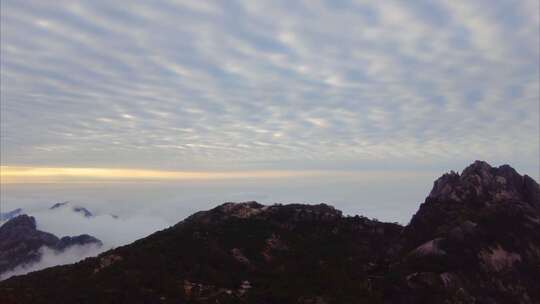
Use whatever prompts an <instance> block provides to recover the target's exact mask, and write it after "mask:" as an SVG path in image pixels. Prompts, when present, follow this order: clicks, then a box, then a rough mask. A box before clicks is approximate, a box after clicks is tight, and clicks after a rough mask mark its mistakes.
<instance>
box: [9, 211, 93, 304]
mask: <svg viewBox="0 0 540 304" xmlns="http://www.w3.org/2000/svg"><path fill="white" fill-rule="evenodd" d="M87 244H94V245H97V246H101V245H102V243H101V241H100V240H98V239H96V238H95V237H92V236H90V235H86V234H83V235H79V236H75V237H69V236H66V237H63V238H61V239H59V238H58V237H56V236H55V235H54V234H52V233H48V232H44V231H41V230H38V229H37V227H36V220H35V219H34V217H32V216H28V215H25V214H23V215H19V216H17V217H14V218H12V219H11V220H9V221H8V222H6V223H5V224H4V225H2V226H0V274H2V273H4V272H6V271H9V270H12V269H14V268H15V267H17V266H22V265H28V264H32V263H35V262H38V261H39V260H40V259H41V251H40V249H41V248H43V247H46V248H49V249H52V250H54V251H56V252H61V251H63V250H65V249H67V248H70V247H72V246H74V245H87ZM0 303H1V301H0Z"/></svg>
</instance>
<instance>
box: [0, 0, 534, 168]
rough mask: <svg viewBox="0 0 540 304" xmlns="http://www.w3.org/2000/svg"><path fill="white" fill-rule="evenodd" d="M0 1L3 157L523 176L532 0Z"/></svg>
mask: <svg viewBox="0 0 540 304" xmlns="http://www.w3.org/2000/svg"><path fill="white" fill-rule="evenodd" d="M1 5H2V7H1V8H2V9H1V17H2V18H1V20H2V21H1V22H2V24H1V39H2V41H1V46H0V47H1V53H2V56H1V58H0V63H1V68H2V81H1V90H0V91H1V99H2V105H1V106H2V108H1V110H2V111H1V113H2V119H1V126H2V128H1V129H2V131H1V135H2V136H1V138H2V145H1V146H2V148H1V149H2V160H1V162H2V164H4V165H6V164H8V165H9V164H11V165H29V166H57V167H65V166H72V167H125V168H153V169H173V170H204V169H213V170H230V169H246V170H247V169H265V168H271V169H328V168H330V169H349V168H352V167H360V168H361V167H364V166H378V167H384V166H404V167H407V166H408V167H416V168H418V167H422V166H429V164H431V163H434V162H437V163H445V162H446V163H451V164H452V165H453V166H456V167H460V166H462V165H464V164H466V163H469V162H470V161H471V160H474V159H485V160H488V161H490V162H493V163H500V162H509V163H512V164H514V165H515V166H517V167H520V168H523V170H522V171H525V172H526V173H529V174H534V175H535V174H537V171H538V170H537V169H538V167H539V163H538V162H539V160H538V154H539V142H538V137H537V136H538V134H539V132H540V129H539V128H540V127H539V103H538V99H539V83H538V82H539V81H538V80H539V77H540V76H539V74H540V73H539V55H540V51H539V39H540V38H539V16H538V9H539V7H538V5H539V4H538V1H535V0H524V1H519V2H508V1H487V0H481V1H474V2H471V1H443V2H433V1H423V0H422V1H414V2H407V3H406V4H405V3H403V2H401V1H384V2H381V1H376V2H373V1H345V0H344V1H295V2H290V1H225V2H224V1H204V2H201V1H164V2H151V3H150V2H148V3H142V2H132V1H114V2H111V1H102V0H93V1H57V2H55V3H48V2H47V3H46V2H43V1H14V0H6V1H2V4H1ZM156 155H159V157H156Z"/></svg>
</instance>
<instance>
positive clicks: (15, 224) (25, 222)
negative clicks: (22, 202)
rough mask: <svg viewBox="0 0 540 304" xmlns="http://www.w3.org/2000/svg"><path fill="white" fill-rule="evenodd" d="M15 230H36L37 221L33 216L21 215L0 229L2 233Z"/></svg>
mask: <svg viewBox="0 0 540 304" xmlns="http://www.w3.org/2000/svg"><path fill="white" fill-rule="evenodd" d="M13 229H16V230H20V229H24V230H36V219H35V218H34V217H33V216H28V215H26V214H21V215H19V216H16V217H14V218H12V219H11V220H9V221H8V222H6V223H5V224H4V225H2V226H1V227H0V233H1V232H2V231H10V230H13Z"/></svg>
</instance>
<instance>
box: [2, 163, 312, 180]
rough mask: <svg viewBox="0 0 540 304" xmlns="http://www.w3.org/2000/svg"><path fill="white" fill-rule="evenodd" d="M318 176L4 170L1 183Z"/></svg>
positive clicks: (5, 167)
mask: <svg viewBox="0 0 540 304" xmlns="http://www.w3.org/2000/svg"><path fill="white" fill-rule="evenodd" d="M313 174H318V172H315V171H311V172H306V171H231V172H214V171H209V172H205V171H161V170H146V169H111V168H61V167H20V166H0V183H2V184H11V183H49V182H51V183H54V182H92V181H101V180H104V181H153V180H157V181H163V180H216V179H242V178H281V177H295V176H305V175H313Z"/></svg>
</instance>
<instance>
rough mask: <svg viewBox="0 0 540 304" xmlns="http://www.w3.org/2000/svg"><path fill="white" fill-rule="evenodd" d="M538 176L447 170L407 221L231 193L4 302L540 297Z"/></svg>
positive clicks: (480, 167) (29, 282)
mask: <svg viewBox="0 0 540 304" xmlns="http://www.w3.org/2000/svg"><path fill="white" fill-rule="evenodd" d="M539 199H540V187H539V185H538V183H537V182H535V181H534V180H533V179H532V178H530V177H528V176H521V175H520V174H518V173H517V172H516V171H515V170H514V169H512V168H511V167H510V166H507V165H504V166H500V167H492V166H490V165H489V164H487V163H485V162H481V161H477V162H475V163H473V164H472V165H470V166H469V167H467V168H466V169H465V170H463V172H462V173H461V174H458V173H454V172H451V173H448V174H445V175H443V176H442V177H441V178H439V179H438V180H437V181H435V183H434V186H433V190H432V191H431V192H430V194H429V196H428V197H427V198H426V200H425V202H424V203H423V204H421V206H420V208H419V210H418V212H417V213H416V214H415V215H414V216H413V218H412V220H411V222H410V223H409V224H408V225H406V226H401V225H398V224H395V223H383V222H379V221H376V220H371V219H368V218H366V217H362V216H343V215H342V213H341V212H340V211H339V210H336V209H335V208H333V207H331V206H329V205H325V204H320V205H298V204H292V205H271V206H265V205H262V204H258V203H256V202H246V203H225V204H223V205H220V206H218V207H216V208H214V209H212V210H209V211H202V212H198V213H195V214H193V215H192V216H190V217H188V218H187V219H185V220H184V221H182V222H180V223H178V224H176V225H175V226H173V227H170V228H168V229H165V230H163V231H159V232H156V233H154V234H153V235H151V236H149V237H146V238H143V239H140V240H138V241H136V242H134V243H132V244H130V245H127V246H123V247H120V248H116V249H114V250H110V251H107V252H105V253H103V254H101V255H99V256H98V257H95V258H89V259H86V260H84V261H82V262H79V263H76V264H73V265H66V266H60V267H54V268H50V269H46V270H43V271H39V272H34V273H31V274H28V275H25V276H18V277H13V278H11V279H8V280H6V281H3V282H0V302H1V303H259V304H264V303H268V304H270V303H306V304H307V303H312V304H315V303H317V304H324V303H328V304H330V303H540V289H539V288H538V282H540V233H539V231H540V200H539Z"/></svg>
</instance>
